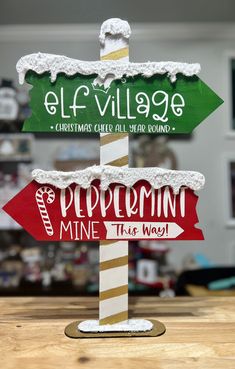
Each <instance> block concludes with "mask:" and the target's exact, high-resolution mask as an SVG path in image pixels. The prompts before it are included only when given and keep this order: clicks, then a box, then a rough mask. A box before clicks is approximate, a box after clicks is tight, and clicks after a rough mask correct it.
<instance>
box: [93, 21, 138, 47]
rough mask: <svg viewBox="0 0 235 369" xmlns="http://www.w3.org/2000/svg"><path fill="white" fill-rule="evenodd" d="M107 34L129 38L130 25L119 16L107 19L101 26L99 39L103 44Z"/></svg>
mask: <svg viewBox="0 0 235 369" xmlns="http://www.w3.org/2000/svg"><path fill="white" fill-rule="evenodd" d="M107 34H108V35H112V36H119V37H120V36H121V37H124V38H129V37H130V35H131V27H130V25H129V23H128V22H127V21H125V20H122V19H120V18H110V19H107V20H106V21H105V22H104V23H103V24H102V26H101V29H100V35H99V40H100V43H101V44H104V42H105V37H106V36H107Z"/></svg>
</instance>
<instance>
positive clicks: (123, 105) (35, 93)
mask: <svg viewBox="0 0 235 369" xmlns="http://www.w3.org/2000/svg"><path fill="white" fill-rule="evenodd" d="M105 32H106V31H105ZM102 35H103V33H102V34H101V38H102V37H103V36H102ZM16 67H17V71H18V73H19V79H20V83H23V82H24V79H25V78H26V81H27V82H28V83H29V84H31V85H32V86H33V88H32V90H31V92H30V95H31V103H30V106H31V108H32V116H31V117H30V118H28V119H27V120H26V121H25V123H24V127H23V130H24V131H30V132H34V131H38V132H72V133H79V132H97V133H105V132H109V133H120V132H130V133H155V134H156V133H169V134H171V133H190V132H192V130H193V129H194V128H195V127H196V126H197V125H198V124H199V123H200V122H201V121H202V120H203V119H205V118H206V117H207V116H208V115H209V114H210V113H212V112H213V111H214V110H215V109H216V108H217V107H218V106H219V105H220V104H221V103H222V100H221V99H220V98H219V97H218V96H217V95H216V94H215V93H214V92H213V91H212V90H211V89H210V88H209V87H208V86H207V85H206V84H205V83H204V82H202V81H201V80H200V79H199V78H198V73H199V72H200V65H199V64H197V63H195V64H188V63H177V62H169V61H168V62H147V63H130V62H126V61H124V62H122V61H118V60H117V61H115V60H114V61H112V60H111V61H107V60H104V61H93V62H92V61H90V62H87V61H81V60H76V59H71V58H68V57H66V56H60V55H52V54H42V53H37V54H31V55H26V56H24V57H22V58H21V59H20V60H19V61H18V63H17V66H16ZM110 77H111V78H110Z"/></svg>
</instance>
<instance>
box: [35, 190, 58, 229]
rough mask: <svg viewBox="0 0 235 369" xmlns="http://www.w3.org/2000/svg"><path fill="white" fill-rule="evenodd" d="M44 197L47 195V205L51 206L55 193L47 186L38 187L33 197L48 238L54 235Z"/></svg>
mask: <svg viewBox="0 0 235 369" xmlns="http://www.w3.org/2000/svg"><path fill="white" fill-rule="evenodd" d="M44 195H47V200H46V201H47V203H48V204H51V203H53V201H54V200H55V192H54V191H53V190H52V189H51V188H50V187H48V186H42V187H40V188H39V189H38V190H37V192H36V195H35V198H36V202H37V205H38V209H39V212H40V215H41V218H42V221H43V224H44V227H45V231H46V233H47V234H48V236H52V235H53V234H54V231H53V227H52V224H51V221H50V218H49V215H48V212H47V209H46V205H45V201H44Z"/></svg>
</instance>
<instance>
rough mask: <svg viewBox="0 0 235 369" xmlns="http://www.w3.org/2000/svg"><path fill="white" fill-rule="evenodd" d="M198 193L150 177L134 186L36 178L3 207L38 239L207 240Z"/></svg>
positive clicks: (96, 181)
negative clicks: (63, 183) (62, 184)
mask: <svg viewBox="0 0 235 369" xmlns="http://www.w3.org/2000/svg"><path fill="white" fill-rule="evenodd" d="M196 204H197V196H196V195H195V194H194V192H193V191H192V190H190V189H188V188H183V187H182V188H181V190H180V192H179V194H178V195H174V194H173V192H172V190H171V188H169V187H162V188H161V189H158V190H155V189H153V188H152V187H151V186H150V184H149V183H148V182H146V181H139V182H137V183H136V184H135V185H134V186H133V187H131V188H127V187H125V186H124V185H120V184H112V185H110V186H109V188H108V190H106V191H103V190H101V189H100V186H99V181H98V180H95V181H94V182H93V183H92V185H91V186H90V187H89V188H88V189H84V188H81V187H80V186H79V185H76V184H72V185H70V186H69V187H67V188H66V189H59V188H56V187H54V186H52V185H41V184H39V183H37V182H35V181H32V182H31V183H30V184H29V185H28V186H26V187H25V188H24V189H23V190H22V191H21V192H19V193H18V194H17V195H16V196H15V197H14V198H13V199H11V200H10V201H9V202H8V203H7V204H6V205H5V206H4V208H3V209H4V210H5V211H6V212H7V213H8V214H9V215H10V216H11V217H12V218H13V219H15V220H16V221H17V222H18V223H19V224H21V225H22V227H23V228H25V229H26V230H27V231H28V232H29V233H30V234H31V235H32V236H33V237H34V238H35V239H37V240H42V241H46V240H47V241H48V240H53V241H60V240H63V241H71V240H88V241H98V240H106V239H126V240H137V239H162V240H172V239H177V240H203V239H204V238H203V234H202V231H201V230H200V229H197V228H195V227H194V226H195V224H196V223H197V222H198V217H197V213H196Z"/></svg>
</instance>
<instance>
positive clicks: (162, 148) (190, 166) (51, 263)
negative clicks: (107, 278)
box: [0, 0, 235, 297]
mask: <svg viewBox="0 0 235 369" xmlns="http://www.w3.org/2000/svg"><path fill="white" fill-rule="evenodd" d="M110 17H120V18H123V19H126V20H128V21H129V23H130V25H131V28H132V36H131V39H130V60H131V61H139V62H140V61H148V60H150V61H163V60H173V61H182V62H199V63H200V64H201V67H202V71H201V74H200V78H201V79H203V80H204V81H205V82H206V83H207V84H208V85H209V86H210V87H211V88H212V89H213V90H214V91H215V92H216V93H217V94H218V95H219V96H220V97H222V98H223V100H224V101H225V103H224V104H223V105H222V107H220V108H219V109H218V110H217V111H216V112H215V113H214V114H212V116H210V117H209V118H207V119H206V121H204V122H203V123H202V124H201V125H200V126H199V127H197V129H196V130H195V131H194V133H193V134H192V135H176V136H168V137H167V136H159V135H151V136H143V135H139V136H136V137H131V138H130V141H131V145H130V160H131V163H130V165H131V166H136V167H137V166H139V167H142V166H161V167H164V168H172V169H182V170H183V169H184V170H196V171H200V172H202V173H203V174H204V175H205V177H206V186H205V189H204V190H203V191H201V192H200V194H199V195H200V198H199V202H198V207H197V209H198V215H199V219H200V228H202V229H203V231H204V236H205V241H193V242H192V241H190V242H186V241H176V242H170V241H169V242H155V241H151V242H135V243H130V257H129V277H130V284H129V287H130V293H132V294H152V295H160V296H172V297H173V296H174V295H175V294H176V295H182V294H188V295H208V294H209V295H211V294H217V295H218V294H235V290H234V287H235V2H234V1H233V0H224V1H218V0H207V1H204V0H197V1H190V0H177V1H174V0H165V1H158V0H146V1H140V0H135V1H134V0H133V1H131V0H125V1H122V0H119V1H110V0H109V1H106V0H103V1H91V0H86V1H81V0H66V1H56V0H50V1H48V0H47V1H45V0H41V1H33V0H20V1H17V0H1V11H0V207H2V206H3V204H5V203H6V201H7V200H8V199H10V198H11V197H12V196H13V195H14V194H16V193H17V192H19V190H20V189H21V188H22V187H24V186H25V185H26V184H27V183H28V182H29V181H30V173H31V170H32V169H34V168H41V169H45V170H47V169H57V170H65V171H66V170H75V169H81V168H85V167H87V166H89V165H92V164H95V163H99V138H98V136H97V135H84V134H83V135H82V134H80V135H78V136H76V135H69V134H64V135H59V134H58V135H56V134H45V133H44V134H43V133H40V134H23V133H20V131H21V127H22V124H23V121H24V119H25V118H26V117H27V116H29V115H30V109H29V106H28V102H29V96H28V87H27V86H26V85H23V86H19V84H18V75H17V73H16V70H15V65H16V62H17V61H18V59H19V58H20V57H21V56H22V55H25V54H30V53H33V52H38V51H41V52H48V53H55V54H64V55H67V56H69V57H72V58H77V59H83V60H97V59H99V42H98V34H99V29H100V25H101V23H102V22H103V21H104V20H106V19H107V18H110ZM98 252H99V249H98V244H95V243H77V242H67V243H63V242H61V243H45V242H44V243H42V242H41V243H39V242H37V241H35V240H33V239H32V238H31V237H30V236H29V235H28V234H27V233H26V232H25V231H24V230H22V229H21V228H20V227H19V225H17V224H16V223H15V222H14V221H13V220H12V219H10V217H9V216H8V215H6V214H5V213H3V211H1V212H0V295H2V296H3V295H4V296H5V295H79V294H83V295H87V294H97V293H98V255H99V254H98Z"/></svg>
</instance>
